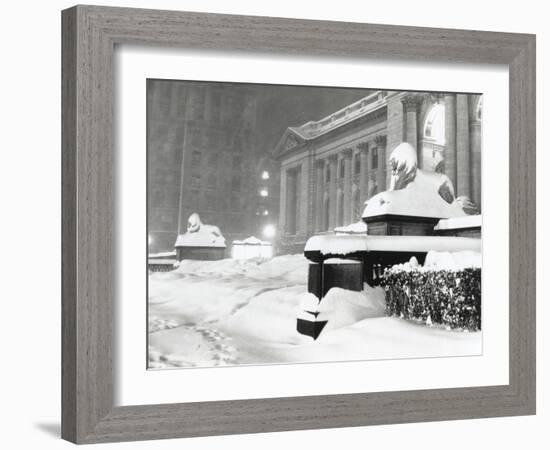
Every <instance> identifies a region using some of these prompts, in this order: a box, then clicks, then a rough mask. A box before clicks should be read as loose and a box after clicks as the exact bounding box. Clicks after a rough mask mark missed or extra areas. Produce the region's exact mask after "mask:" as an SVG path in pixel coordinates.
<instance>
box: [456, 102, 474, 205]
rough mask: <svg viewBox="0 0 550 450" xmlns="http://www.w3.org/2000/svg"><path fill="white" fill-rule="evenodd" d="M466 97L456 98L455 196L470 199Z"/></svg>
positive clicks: (468, 125) (468, 118)
mask: <svg viewBox="0 0 550 450" xmlns="http://www.w3.org/2000/svg"><path fill="white" fill-rule="evenodd" d="M468 109H469V108H468V95H467V94H457V96H456V183H457V184H456V186H455V193H456V196H457V197H458V196H461V195H464V196H466V197H468V198H471V191H470V175H471V167H470V124H469V122H470V117H469V116H470V114H469V111H468Z"/></svg>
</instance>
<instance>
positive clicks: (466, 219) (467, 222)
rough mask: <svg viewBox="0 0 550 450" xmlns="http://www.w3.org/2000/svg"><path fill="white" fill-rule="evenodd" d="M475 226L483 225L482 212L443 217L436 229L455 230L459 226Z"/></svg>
mask: <svg viewBox="0 0 550 450" xmlns="http://www.w3.org/2000/svg"><path fill="white" fill-rule="evenodd" d="M473 227H481V214H476V215H473V216H463V217H451V218H449V219H441V220H440V221H439V222H438V223H437V225H436V226H435V227H434V230H454V229H457V228H473Z"/></svg>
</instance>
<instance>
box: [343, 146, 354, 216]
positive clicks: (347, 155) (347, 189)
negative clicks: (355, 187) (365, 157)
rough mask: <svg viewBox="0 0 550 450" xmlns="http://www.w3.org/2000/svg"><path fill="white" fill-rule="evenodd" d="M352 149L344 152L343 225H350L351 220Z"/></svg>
mask: <svg viewBox="0 0 550 450" xmlns="http://www.w3.org/2000/svg"><path fill="white" fill-rule="evenodd" d="M351 155H352V151H351V148H348V149H346V150H344V151H343V152H342V157H343V158H344V183H343V188H344V214H343V215H344V217H343V219H342V222H343V223H342V224H341V225H348V224H349V223H351V222H349V221H350V218H351V211H352V207H351Z"/></svg>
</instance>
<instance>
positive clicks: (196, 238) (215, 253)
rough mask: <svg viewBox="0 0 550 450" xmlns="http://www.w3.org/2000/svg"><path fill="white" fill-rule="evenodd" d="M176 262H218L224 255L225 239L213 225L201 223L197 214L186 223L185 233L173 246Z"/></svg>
mask: <svg viewBox="0 0 550 450" xmlns="http://www.w3.org/2000/svg"><path fill="white" fill-rule="evenodd" d="M174 247H175V248H176V255H177V260H178V261H181V260H183V259H197V260H218V259H223V257H224V254H225V238H224V237H223V235H222V233H221V231H220V229H219V228H218V227H217V226H215V225H206V224H203V223H202V222H201V219H200V217H199V215H198V214H197V213H193V214H191V216H189V220H188V221H187V232H185V233H183V234H180V235H179V236H178V238H177V239H176V243H175V245H174Z"/></svg>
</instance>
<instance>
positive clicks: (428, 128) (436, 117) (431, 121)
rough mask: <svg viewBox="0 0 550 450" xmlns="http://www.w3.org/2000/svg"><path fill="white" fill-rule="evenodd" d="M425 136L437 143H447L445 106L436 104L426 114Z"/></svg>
mask: <svg viewBox="0 0 550 450" xmlns="http://www.w3.org/2000/svg"><path fill="white" fill-rule="evenodd" d="M424 137H425V138H427V139H430V140H431V141H433V142H434V143H435V144H438V145H445V106H444V105H442V104H439V103H438V104H436V105H434V106H433V107H432V109H430V112H429V113H428V115H427V116H426V123H425V125H424Z"/></svg>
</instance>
